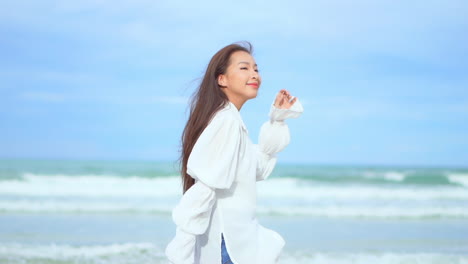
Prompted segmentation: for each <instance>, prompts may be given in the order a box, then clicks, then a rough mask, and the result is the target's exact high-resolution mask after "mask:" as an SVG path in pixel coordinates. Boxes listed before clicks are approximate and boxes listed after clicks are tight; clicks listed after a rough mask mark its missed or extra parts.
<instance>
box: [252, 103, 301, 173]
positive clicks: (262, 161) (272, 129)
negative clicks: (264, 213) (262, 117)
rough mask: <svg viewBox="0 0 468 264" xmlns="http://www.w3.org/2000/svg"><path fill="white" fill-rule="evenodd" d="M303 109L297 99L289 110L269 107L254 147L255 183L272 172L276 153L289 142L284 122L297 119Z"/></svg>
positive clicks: (287, 130) (286, 126) (287, 129)
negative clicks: (266, 119) (267, 116)
mask: <svg viewBox="0 0 468 264" xmlns="http://www.w3.org/2000/svg"><path fill="white" fill-rule="evenodd" d="M303 111H304V108H303V107H302V104H301V102H300V101H299V99H296V102H295V103H294V104H293V105H292V106H291V108H290V109H280V108H276V107H275V106H274V103H273V104H272V105H271V108H270V113H269V117H270V120H268V121H267V122H265V123H264V124H263V125H262V127H261V129H260V134H259V138H258V145H255V150H256V152H257V153H256V154H257V174H256V175H257V181H261V180H264V179H266V178H268V176H269V175H270V174H271V172H272V171H273V168H274V167H275V165H276V153H278V152H280V151H282V150H283V149H284V148H285V147H286V146H287V145H288V144H289V141H290V134H289V128H288V125H287V124H286V122H285V120H286V119H288V118H297V117H299V116H300V115H301V114H302V112H303Z"/></svg>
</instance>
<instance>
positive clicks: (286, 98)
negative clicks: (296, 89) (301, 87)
mask: <svg viewBox="0 0 468 264" xmlns="http://www.w3.org/2000/svg"><path fill="white" fill-rule="evenodd" d="M296 101H297V97H294V98H293V97H292V96H291V94H290V93H289V91H288V90H286V89H281V90H280V91H279V92H278V94H277V95H276V99H275V104H274V105H275V106H276V107H277V108H281V109H289V108H291V106H292V105H293V104H294V103H295V102H296Z"/></svg>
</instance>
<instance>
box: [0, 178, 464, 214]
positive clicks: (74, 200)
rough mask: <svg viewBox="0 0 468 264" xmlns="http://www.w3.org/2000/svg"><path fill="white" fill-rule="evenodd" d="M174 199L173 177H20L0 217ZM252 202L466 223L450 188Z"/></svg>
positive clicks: (308, 184)
mask: <svg viewBox="0 0 468 264" xmlns="http://www.w3.org/2000/svg"><path fill="white" fill-rule="evenodd" d="M451 176H453V177H464V175H462V176H460V175H451ZM180 197H181V190H180V178H179V177H175V176H174V177H161V178H142V177H117V176H109V175H108V176H97V175H81V176H69V175H68V176H67V175H38V174H26V175H24V179H21V180H18V179H16V180H13V179H9V180H3V181H0V212H26V213H48V212H52V213H53V212H59V213H81V212H84V213H121V212H141V213H157V214H160V213H162V214H170V212H171V210H172V208H173V207H174V206H175V205H176V204H177V202H178V201H179V199H180ZM258 197H259V199H258V202H259V203H258V210H259V213H263V214H274V215H287V216H289V215H307V216H320V217H322V216H323V217H379V218H381V217H383V218H426V217H462V218H468V191H467V190H466V188H465V187H462V186H453V185H452V186H450V185H446V186H388V185H350V184H345V185H343V184H341V185H335V184H323V183H318V182H312V181H309V180H301V179H297V178H271V179H268V180H266V181H263V182H259V183H258Z"/></svg>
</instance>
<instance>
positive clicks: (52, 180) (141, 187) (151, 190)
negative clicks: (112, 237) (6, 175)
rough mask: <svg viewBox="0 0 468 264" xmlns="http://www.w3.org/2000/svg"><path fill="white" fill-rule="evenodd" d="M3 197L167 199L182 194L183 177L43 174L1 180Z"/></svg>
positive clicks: (28, 174)
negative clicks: (5, 195) (6, 195)
mask: <svg viewBox="0 0 468 264" xmlns="http://www.w3.org/2000/svg"><path fill="white" fill-rule="evenodd" d="M0 194H10V195H24V196H82V197H167V196H179V195H180V194H181V180H180V177H176V176H174V177H161V178H143V177H136V176H132V177H118V176H111V175H109V176H106V175H77V176H70V175H41V174H32V173H25V174H24V175H23V179H21V180H20V179H13V180H6V181H0Z"/></svg>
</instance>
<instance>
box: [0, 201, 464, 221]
mask: <svg viewBox="0 0 468 264" xmlns="http://www.w3.org/2000/svg"><path fill="white" fill-rule="evenodd" d="M175 204H176V201H174V202H173V203H167V204H163V203H159V204H158V203H157V202H155V203H147V204H138V203H121V202H119V203H116V202H112V201H107V202H106V201H100V202H87V203H86V202H80V201H73V202H72V201H59V200H45V201H44V200H43V201H36V200H23V201H10V202H3V201H0V212H22V213H128V212H132V213H146V214H154V213H156V214H170V213H171V212H172V209H173V208H174V206H175ZM257 212H258V213H259V214H260V215H281V216H312V217H330V218H342V217H345V218H361V217H364V218H414V219H416V218H443V217H445V218H468V207H466V206H464V207H463V206H451V207H441V206H419V207H411V208H408V207H401V206H400V207H398V206H373V205H370V206H366V205H362V206H353V205H344V206H338V205H325V206H308V205H301V206H297V205H286V206H285V205H276V204H274V205H265V204H262V203H260V204H259V206H258V207H257Z"/></svg>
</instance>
